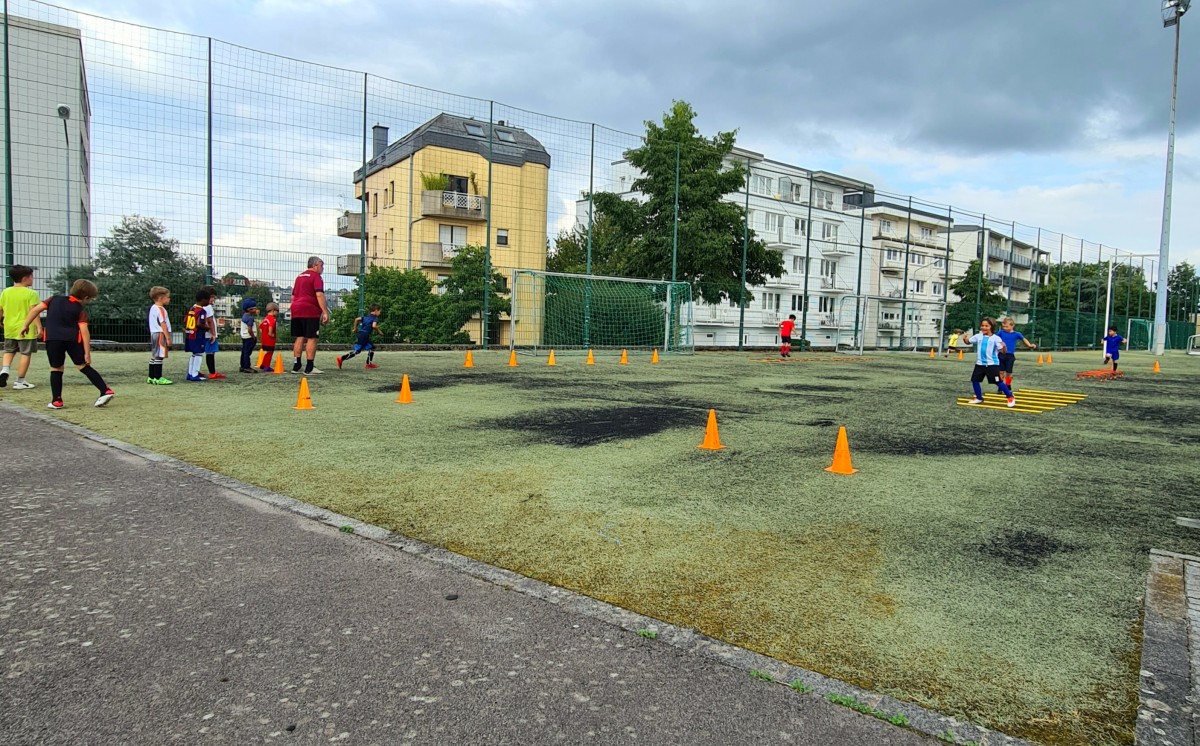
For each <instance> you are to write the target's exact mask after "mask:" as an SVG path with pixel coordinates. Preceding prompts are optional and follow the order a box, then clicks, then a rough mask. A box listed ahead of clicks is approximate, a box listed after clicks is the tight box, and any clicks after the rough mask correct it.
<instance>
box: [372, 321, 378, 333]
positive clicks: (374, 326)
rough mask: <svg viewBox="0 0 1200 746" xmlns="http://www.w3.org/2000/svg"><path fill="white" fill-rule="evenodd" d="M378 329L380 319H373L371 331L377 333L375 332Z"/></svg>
mask: <svg viewBox="0 0 1200 746" xmlns="http://www.w3.org/2000/svg"><path fill="white" fill-rule="evenodd" d="M377 331H379V322H378V321H372V322H371V333H372V334H373V333H375V332H377Z"/></svg>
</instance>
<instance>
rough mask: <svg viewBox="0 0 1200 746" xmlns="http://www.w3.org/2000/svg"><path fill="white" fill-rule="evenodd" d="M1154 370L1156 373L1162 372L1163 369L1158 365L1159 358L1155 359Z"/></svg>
mask: <svg viewBox="0 0 1200 746" xmlns="http://www.w3.org/2000/svg"><path fill="white" fill-rule="evenodd" d="M1154 372H1155V373H1161V372H1162V371H1161V370H1160V369H1159V367H1158V361H1157V360H1155V361H1154Z"/></svg>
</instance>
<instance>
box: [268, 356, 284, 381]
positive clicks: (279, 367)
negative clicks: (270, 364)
mask: <svg viewBox="0 0 1200 746" xmlns="http://www.w3.org/2000/svg"><path fill="white" fill-rule="evenodd" d="M271 372H272V373H274V374H275V375H277V376H281V375H283V355H282V354H281V353H280V354H276V355H275V368H274V369H273V370H272V371H271Z"/></svg>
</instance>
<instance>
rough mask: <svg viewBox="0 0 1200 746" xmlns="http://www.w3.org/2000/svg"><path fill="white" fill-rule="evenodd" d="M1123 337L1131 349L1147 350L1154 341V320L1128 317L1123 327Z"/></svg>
mask: <svg viewBox="0 0 1200 746" xmlns="http://www.w3.org/2000/svg"><path fill="white" fill-rule="evenodd" d="M1125 339H1127V340H1129V349H1131V350H1149V349H1150V345H1151V344H1152V343H1153V341H1154V322H1153V321H1147V320H1145V319H1130V320H1129V323H1128V324H1127V325H1126V328H1125Z"/></svg>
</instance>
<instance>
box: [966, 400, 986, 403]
mask: <svg viewBox="0 0 1200 746" xmlns="http://www.w3.org/2000/svg"><path fill="white" fill-rule="evenodd" d="M967 404H983V399H972V400H971V401H969V402H967Z"/></svg>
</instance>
